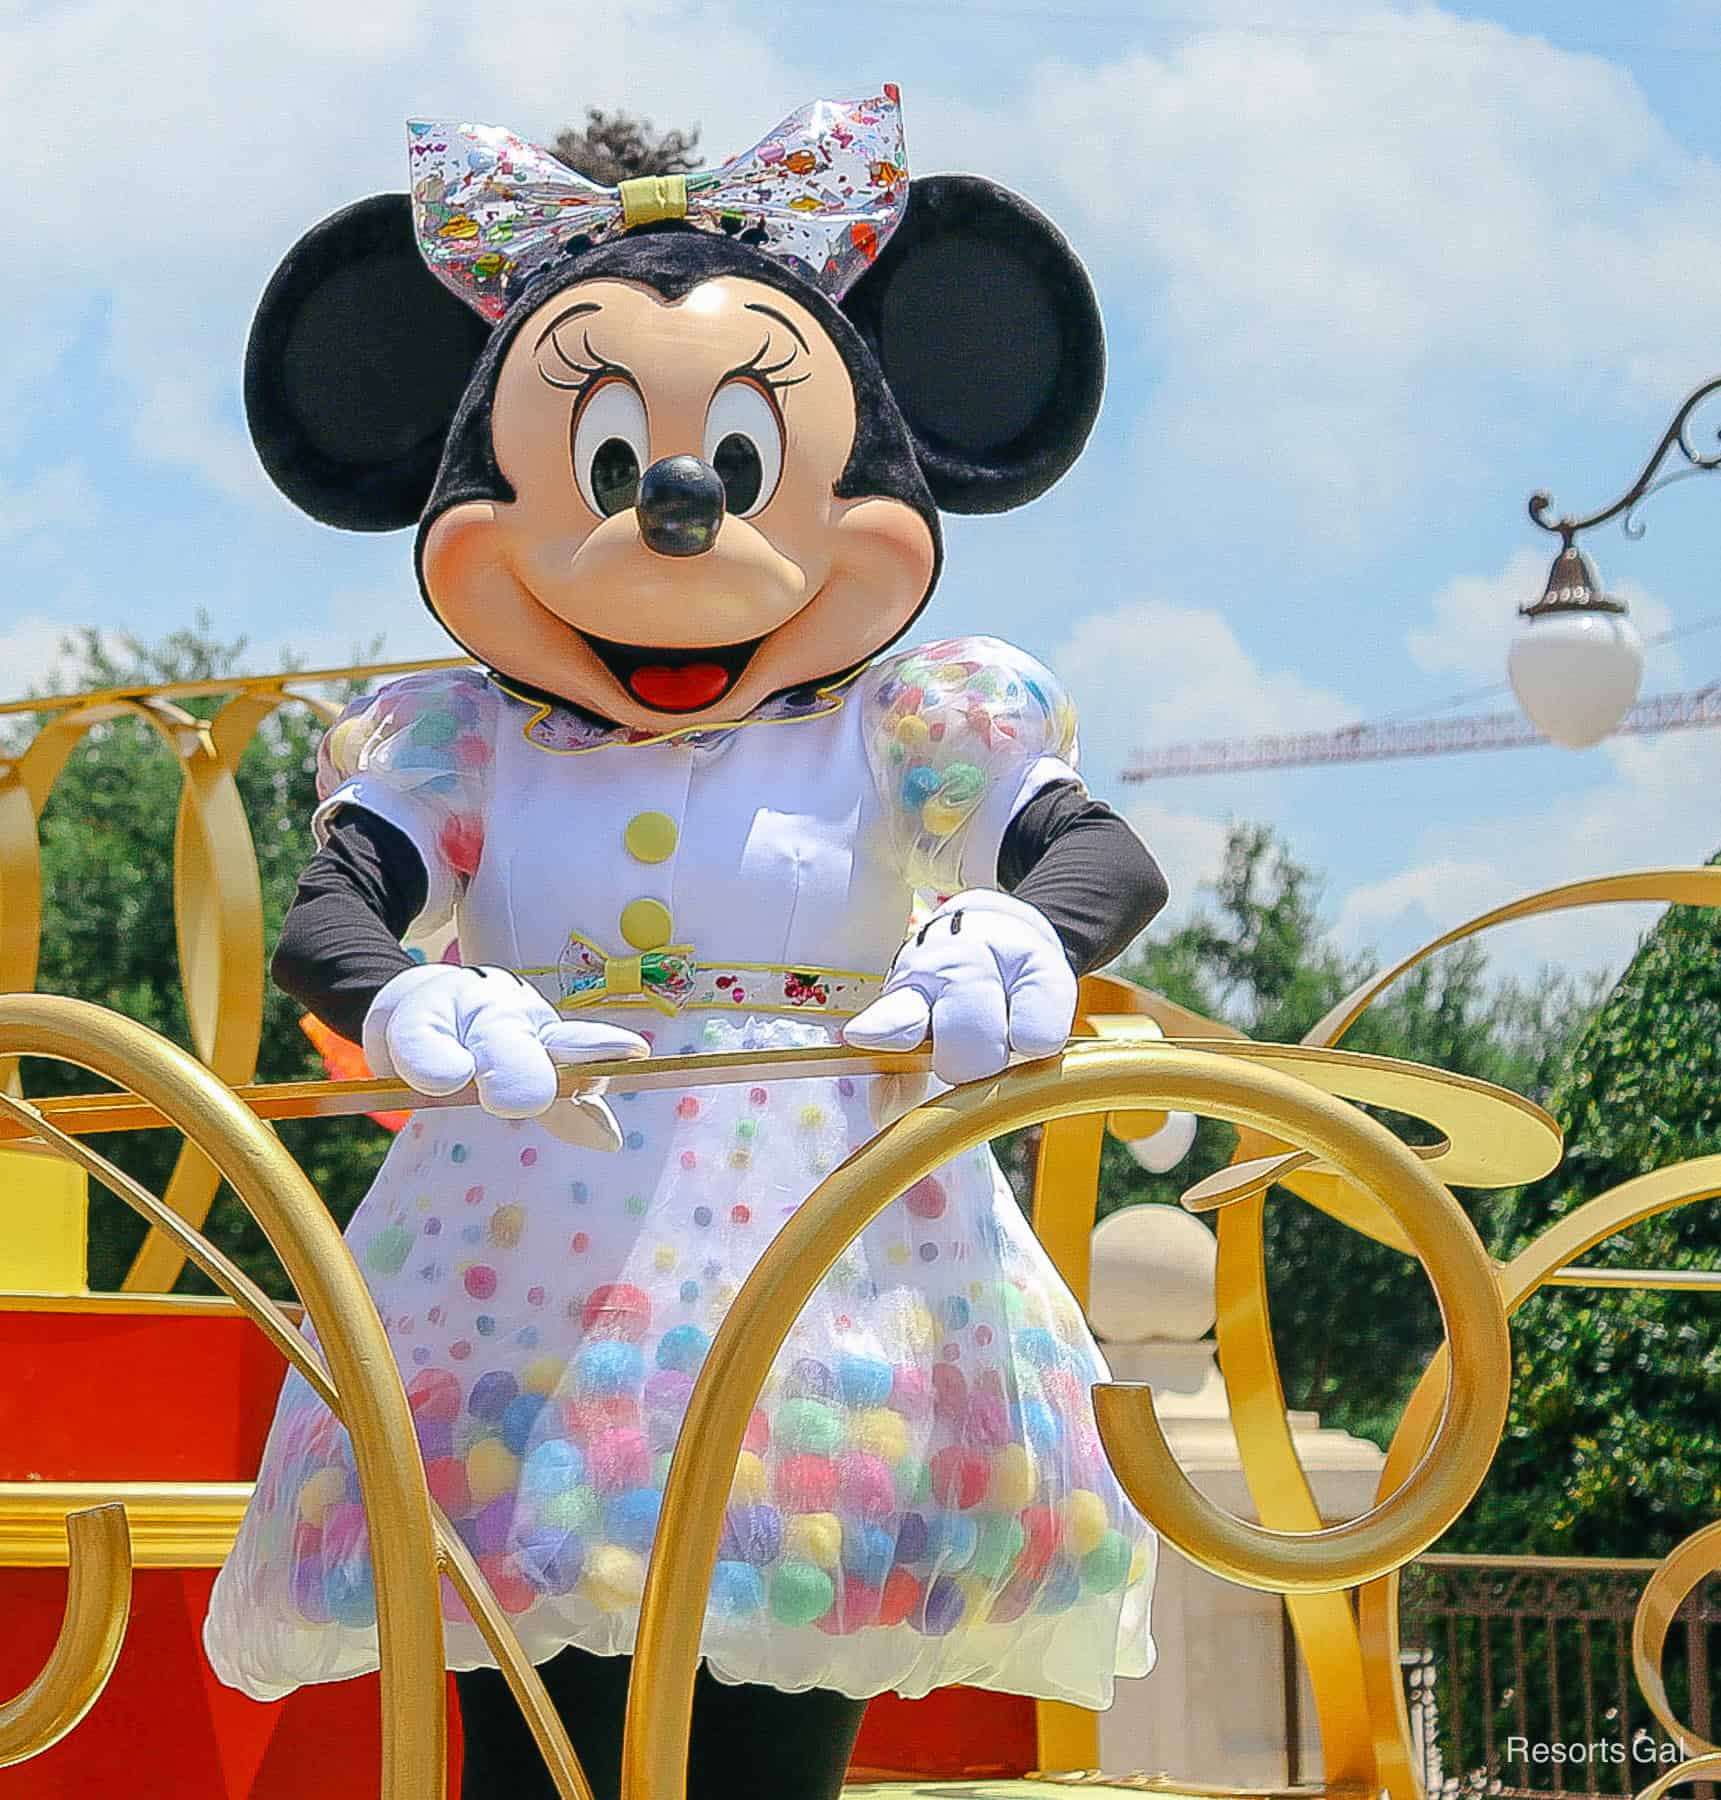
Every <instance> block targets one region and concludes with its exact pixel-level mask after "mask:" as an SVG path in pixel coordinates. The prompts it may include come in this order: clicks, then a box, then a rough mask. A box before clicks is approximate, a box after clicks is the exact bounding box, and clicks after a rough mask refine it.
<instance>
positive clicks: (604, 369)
mask: <svg viewBox="0 0 1721 1800" xmlns="http://www.w3.org/2000/svg"><path fill="white" fill-rule="evenodd" d="M580 345H581V348H582V349H584V351H585V353H586V355H587V356H589V357H590V358H591V359H592V360H591V361H590V362H589V363H582V362H575V361H574V359H573V358H572V357H571V356H569V355H568V353H567V351H566V350H564V349H563V348H562V339H561V334H560V333H559V332H554V331H552V332H551V333H550V348H551V349H552V350H554V351H555V353H556V356H557V358H558V360H560V361H561V362H562V363H563V364H564V366H566V367H567V368H569V369H571V370H573V372H574V373H575V374H576V375H577V376H578V377H579V380H578V381H558V380H557V379H556V377H555V376H554V375H552V374H550V373H549V371H548V370H546V369H545V367H544V365H543V364H542V363H539V365H538V374H539V375H540V376H541V377H542V379H543V380H544V381H546V382H547V383H548V384H549V385H550V386H551V387H553V388H560V389H561V390H562V392H563V393H567V394H576V395H577V394H583V393H584V392H585V391H586V389H587V388H589V387H591V386H592V384H593V383H594V382H596V381H598V380H599V379H601V378H602V377H603V376H605V375H619V376H620V377H621V379H622V380H623V381H627V382H631V381H632V380H633V377H632V376H631V375H630V374H629V373H628V371H627V370H626V369H624V368H623V367H622V366H621V364H620V363H614V362H611V361H610V360H609V358H608V357H607V356H605V355H603V354H602V353H601V352H600V351H597V350H594V349H593V348H592V334H591V333H590V332H589V331H587V332H582V333H581V334H580Z"/></svg>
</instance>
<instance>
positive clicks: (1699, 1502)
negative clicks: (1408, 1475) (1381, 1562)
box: [1453, 906, 1721, 1556]
mask: <svg viewBox="0 0 1721 1800" xmlns="http://www.w3.org/2000/svg"><path fill="white" fill-rule="evenodd" d="M1548 1105H1549V1110H1550V1111H1551V1112H1552V1113H1553V1114H1554V1116H1555V1118H1557V1119H1558V1120H1559V1122H1560V1125H1561V1128H1562V1129H1563V1130H1564V1131H1565V1134H1566V1157H1565V1161H1564V1163H1563V1164H1562V1166H1561V1167H1560V1168H1559V1169H1557V1170H1556V1171H1555V1172H1554V1173H1553V1174H1552V1175H1550V1176H1548V1177H1547V1178H1546V1179H1545V1180H1544V1181H1541V1182H1539V1183H1537V1184H1536V1185H1535V1186H1533V1187H1530V1188H1527V1189H1525V1190H1524V1191H1523V1192H1522V1193H1521V1194H1519V1195H1517V1196H1516V1197H1515V1198H1514V1199H1513V1200H1512V1202H1511V1203H1510V1204H1509V1205H1508V1206H1507V1207H1506V1208H1505V1209H1503V1211H1502V1215H1501V1219H1500V1241H1501V1247H1502V1248H1503V1249H1504V1250H1507V1251H1511V1250H1516V1249H1519V1248H1521V1247H1522V1246H1523V1245H1524V1244H1525V1243H1527V1242H1529V1241H1530V1240H1531V1239H1532V1238H1534V1237H1536V1236H1538V1235H1539V1234H1540V1233H1541V1232H1543V1231H1545V1230H1546V1229H1547V1227H1548V1226H1549V1225H1550V1224H1552V1223H1553V1221H1554V1220H1556V1219H1559V1218H1562V1217H1564V1216H1565V1215H1566V1214H1567V1213H1569V1212H1571V1211H1573V1210H1574V1209H1575V1208H1577V1207H1578V1206H1580V1205H1582V1204H1583V1203H1584V1202H1585V1201H1587V1200H1590V1199H1593V1198H1594V1197H1595V1196H1596V1195H1597V1194H1600V1193H1604V1192H1605V1191H1606V1190H1608V1189H1609V1188H1612V1187H1615V1186H1617V1185H1618V1184H1619V1183H1620V1182H1622V1181H1628V1180H1630V1179H1631V1178H1632V1177H1633V1176H1636V1175H1643V1174H1647V1173H1648V1172H1649V1171H1651V1170H1653V1169H1662V1168H1666V1167H1667V1166H1668V1165H1669V1164H1671V1163H1676V1162H1682V1161H1684V1160H1686V1159H1687V1158H1689V1157H1695V1156H1713V1155H1715V1154H1717V1153H1718V1152H1721V912H1717V911H1714V910H1705V909H1701V908H1695V907H1683V906H1675V907H1671V908H1669V910H1668V912H1667V913H1666V915H1665V916H1664V917H1663V919H1662V920H1661V922H1660V923H1659V924H1658V925H1657V926H1656V927H1655V929H1654V930H1653V931H1652V932H1651V933H1650V934H1649V936H1648V937H1647V938H1646V939H1645V941H1644V943H1643V945H1642V946H1641V947H1640V949H1639V950H1638V953H1637V955H1636V957H1635V958H1634V959H1633V961H1632V963H1631V965H1630V967H1629V968H1628V969H1627V970H1626V972H1625V974H1624V975H1623V976H1622V977H1621V978H1620V981H1619V983H1618V985H1617V986H1616V987H1615V988H1614V990H1613V993H1612V994H1611V996H1610V997H1609V998H1608V1000H1607V1003H1606V1004H1605V1005H1604V1006H1603V1007H1602V1008H1601V1010H1600V1011H1599V1012H1598V1013H1597V1014H1596V1016H1595V1017H1594V1019H1593V1020H1592V1021H1591V1022H1590V1024H1589V1026H1588V1029H1587V1030H1585V1031H1584V1033H1583V1034H1582V1036H1581V1037H1580V1038H1579V1039H1578V1041H1577V1042H1576V1044H1575V1045H1574V1046H1573V1049H1572V1052H1571V1056H1570V1060H1569V1064H1568V1066H1567V1067H1566V1068H1565V1069H1564V1071H1563V1072H1562V1073H1561V1075H1560V1077H1559V1079H1558V1081H1557V1082H1556V1083H1555V1085H1554V1088H1553V1093H1552V1095H1551V1097H1550V1099H1549V1102H1548ZM1584 1261H1585V1262H1586V1263H1589V1264H1591V1265H1600V1266H1602V1267H1607V1266H1609V1265H1613V1266H1627V1267H1634V1268H1666V1269H1711V1270H1712V1269H1715V1268H1716V1267H1717V1266H1721V1228H1718V1225H1717V1220H1716V1211H1715V1205H1714V1203H1713V1202H1698V1203H1696V1204H1693V1205H1690V1206H1686V1207H1682V1208H1681V1209H1680V1210H1679V1211H1677V1212H1674V1213H1670V1214H1667V1215H1664V1216H1663V1217H1661V1218H1658V1219H1651V1220H1648V1221H1646V1222H1645V1223H1643V1224H1641V1225H1637V1226H1634V1227H1633V1228H1632V1229H1631V1230H1630V1231H1629V1232H1626V1233H1623V1234H1622V1235H1621V1236H1619V1237H1618V1238H1614V1239H1610V1240H1609V1241H1608V1242H1607V1243H1605V1244H1601V1245H1598V1246H1597V1247H1596V1249H1595V1250H1594V1251H1592V1252H1590V1253H1589V1254H1588V1255H1586V1256H1585V1258H1584ZM1714 1305H1715V1299H1714V1296H1713V1295H1705V1294H1692V1293H1677V1292H1674V1293H1657V1292H1634V1291H1630V1290H1623V1291H1622V1290H1611V1291H1610V1290H1586V1289H1583V1288H1555V1289H1550V1290H1545V1291H1544V1292H1543V1293H1542V1294H1540V1295H1537V1296H1536V1297H1535V1298H1533V1299H1532V1300H1530V1301H1529V1302H1528V1303H1527V1304H1526V1305H1525V1306H1524V1307H1523V1309H1522V1310H1521V1311H1520V1312H1519V1313H1518V1315H1517V1318H1516V1319H1515V1321H1514V1328H1513V1344H1514V1351H1515V1362H1516V1368H1515V1378H1514V1382H1513V1394H1512V1412H1511V1417H1510V1419H1509V1421H1508V1423H1507V1428H1506V1437H1505V1441H1504V1442H1503V1444H1502V1445H1501V1448H1500V1454H1499V1456H1498V1457H1497V1458H1496V1460H1495V1463H1494V1468H1493V1470H1492V1472H1491V1473H1490V1475H1489V1477H1488V1481H1487V1483H1486V1485H1485V1486H1484V1488H1483V1490H1482V1493H1481V1494H1480V1495H1479V1496H1478V1498H1477V1500H1476V1502H1475V1504H1474V1505H1473V1506H1472V1507H1471V1509H1470V1511H1469V1512H1468V1513H1466V1515H1465V1517H1464V1518H1463V1519H1462V1520H1461V1521H1460V1522H1459V1524H1458V1526H1457V1527H1456V1528H1455V1530H1454V1532H1453V1538H1454V1540H1455V1541H1457V1542H1461V1543H1462V1545H1463V1546H1464V1548H1466V1549H1471V1550H1478V1551H1482V1550H1497V1549H1505V1548H1506V1547H1507V1546H1508V1545H1509V1546H1510V1547H1511V1548H1512V1549H1514V1550H1523V1551H1532V1552H1541V1553H1546V1554H1558V1555H1565V1556H1574V1555H1578V1556H1660V1555H1663V1554H1664V1553H1665V1552H1666V1551H1667V1550H1669V1549H1671V1548H1672V1546H1673V1545H1674V1544H1675V1543H1677V1542H1678V1541H1679V1539H1680V1538H1682V1537H1684V1536H1685V1535H1686V1534H1687V1533H1689V1532H1691V1531H1694V1530H1695V1529H1696V1528H1697V1527H1698V1526H1699V1525H1701V1524H1707V1523H1708V1522H1709V1521H1710V1520H1712V1519H1713V1518H1714V1517H1715V1512H1716V1503H1715V1500H1716V1494H1717V1492H1718V1491H1721V1333H1718V1332H1717V1331H1716V1329H1715V1324H1714V1317H1715V1315H1714Z"/></svg>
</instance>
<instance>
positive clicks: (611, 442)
mask: <svg viewBox="0 0 1721 1800" xmlns="http://www.w3.org/2000/svg"><path fill="white" fill-rule="evenodd" d="M638 494H639V458H638V456H636V455H635V454H634V448H633V445H632V444H628V443H624V442H623V441H622V440H621V439H620V438H605V439H604V441H603V442H602V443H601V444H599V445H598V448H597V454H596V455H595V456H594V457H593V458H592V498H593V499H595V500H596V501H597V503H598V511H599V512H601V513H602V514H603V515H604V516H605V517H606V518H608V516H609V515H610V514H611V513H618V512H621V511H622V510H623V509H624V508H625V507H629V506H632V505H633V503H634V500H635V498H636V497H637V496H638Z"/></svg>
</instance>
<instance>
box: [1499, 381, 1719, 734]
mask: <svg viewBox="0 0 1721 1800" xmlns="http://www.w3.org/2000/svg"><path fill="white" fill-rule="evenodd" d="M1716 393H1721V376H1717V377H1716V378H1715V379H1714V380H1713V381H1708V382H1705V383H1704V384H1703V386H1702V387H1700V388H1698V389H1697V390H1696V391H1695V392H1694V393H1692V394H1690V395H1688V396H1687V397H1686V399H1685V400H1684V401H1683V403H1682V404H1681V405H1680V408H1679V411H1678V412H1677V413H1675V414H1674V416H1673V423H1672V424H1671V425H1669V426H1668V428H1667V430H1666V432H1665V433H1664V434H1663V436H1662V439H1661V442H1660V443H1659V444H1658V445H1657V446H1656V448H1655V454H1654V455H1653V456H1652V457H1650V459H1649V461H1648V463H1647V464H1646V465H1645V466H1644V470H1643V473H1642V474H1641V475H1639V476H1638V478H1637V480H1636V481H1634V482H1633V483H1632V485H1631V487H1630V488H1629V489H1627V491H1626V492H1625V493H1624V494H1622V495H1621V496H1620V497H1619V499H1617V500H1616V501H1614V503H1613V504H1612V505H1611V506H1604V507H1603V508H1602V509H1601V510H1600V511H1599V512H1593V513H1590V514H1589V515H1588V516H1587V517H1584V518H1572V517H1569V516H1568V517H1566V518H1563V519H1557V520H1550V519H1549V518H1548V513H1549V511H1550V510H1551V509H1552V507H1553V499H1552V497H1551V496H1550V495H1547V494H1532V495H1531V496H1530V517H1531V518H1532V519H1533V520H1535V522H1536V523H1537V524H1538V525H1539V526H1540V527H1541V528H1542V530H1544V531H1551V532H1553V533H1554V534H1555V535H1556V536H1557V537H1558V538H1559V540H1560V550H1559V554H1558V555H1557V556H1556V557H1555V558H1554V566H1553V567H1552V568H1551V569H1550V570H1549V571H1548V582H1547V586H1546V587H1545V588H1544V589H1543V590H1542V597H1541V599H1539V600H1537V601H1536V602H1535V603H1534V604H1533V605H1531V606H1522V607H1520V608H1519V609H1518V611H1519V613H1520V614H1521V616H1522V618H1523V620H1524V624H1523V628H1522V629H1521V630H1520V631H1519V633H1518V635H1517V636H1516V637H1515V638H1514V639H1513V640H1512V648H1511V650H1510V652H1509V653H1508V655H1507V658H1506V670H1507V673H1508V674H1509V675H1510V676H1511V678H1512V689H1513V691H1514V692H1515V693H1516V694H1517V696H1518V704H1519V705H1520V706H1522V707H1523V709H1524V712H1525V713H1526V715H1527V716H1528V717H1529V720H1530V723H1531V724H1533V725H1534V726H1535V727H1536V729H1537V730H1538V731H1540V732H1541V733H1542V734H1543V735H1544V736H1545V737H1548V738H1551V739H1552V740H1553V742H1555V743H1556V744H1563V745H1564V746H1565V747H1566V748H1567V749H1568V750H1587V749H1588V748H1589V747H1590V745H1592V744H1597V743H1600V742H1601V740H1602V739H1603V738H1604V737H1606V736H1607V735H1608V733H1609V732H1610V731H1612V730H1613V729H1614V727H1615V726H1617V725H1618V724H1619V722H1620V720H1621V719H1623V718H1624V717H1625V715H1626V714H1627V713H1628V712H1630V711H1631V709H1632V706H1633V705H1634V703H1635V702H1636V700H1637V690H1638V684H1639V683H1640V682H1641V681H1642V679H1643V640H1642V639H1641V638H1639V636H1638V635H1637V632H1636V630H1635V629H1634V628H1633V626H1632V623H1631V621H1630V619H1629V618H1627V617H1626V604H1625V602H1624V601H1623V600H1619V599H1616V598H1614V597H1613V596H1611V595H1609V594H1607V593H1606V592H1604V591H1603V589H1602V585H1601V581H1600V578H1599V577H1598V576H1597V574H1596V571H1595V565H1594V564H1593V563H1592V562H1591V561H1590V559H1589V558H1588V557H1587V556H1585V555H1584V553H1583V551H1581V550H1580V549H1579V548H1578V546H1577V542H1576V539H1577V536H1578V534H1579V532H1583V531H1588V530H1589V529H1590V527H1591V526H1592V525H1601V524H1605V523H1606V521H1607V520H1609V519H1613V518H1618V517H1619V515H1620V514H1622V513H1623V514H1624V515H1625V518H1624V523H1623V529H1624V531H1625V534H1626V536H1627V537H1629V538H1640V537H1642V536H1643V530H1644V528H1643V525H1642V523H1641V521H1640V520H1639V519H1638V517H1637V509H1638V507H1639V506H1640V505H1641V504H1642V502H1643V501H1644V500H1646V499H1647V498H1648V497H1649V495H1651V494H1653V493H1656V492H1658V491H1659V490H1660V489H1662V488H1664V487H1668V486H1670V485H1671V484H1672V483H1673V482H1676V481H1684V480H1686V479H1687V478H1688V477H1689V476H1692V475H1704V474H1709V473H1711V472H1713V471H1714V470H1716V469H1721V451H1716V452H1715V453H1714V454H1712V455H1709V456H1703V455H1700V454H1699V452H1698V451H1697V449H1696V448H1695V447H1694V446H1693V444H1692V442H1691V438H1690V435H1689V432H1690V425H1691V419H1692V415H1693V414H1694V413H1695V412H1696V411H1697V409H1698V407H1699V406H1701V405H1702V404H1703V402H1704V401H1705V400H1707V399H1708V398H1709V397H1710V396H1711V395H1712V394H1716ZM1674 455H1678V456H1680V457H1682V458H1683V459H1684V461H1685V463H1686V465H1687V466H1686V467H1684V468H1676V469H1672V470H1670V471H1669V472H1668V473H1667V474H1665V475H1664V474H1662V473H1661V472H1660V471H1661V469H1662V465H1663V464H1665V463H1666V462H1667V461H1668V459H1669V458H1670V457H1672V456H1674Z"/></svg>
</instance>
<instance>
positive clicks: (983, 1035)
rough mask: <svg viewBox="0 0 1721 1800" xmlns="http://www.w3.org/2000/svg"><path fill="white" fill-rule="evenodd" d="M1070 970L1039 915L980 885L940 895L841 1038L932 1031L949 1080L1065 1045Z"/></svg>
mask: <svg viewBox="0 0 1721 1800" xmlns="http://www.w3.org/2000/svg"><path fill="white" fill-rule="evenodd" d="M1075 1016H1076V974H1075V970H1073V969H1072V968H1071V967H1070V960H1069V958H1068V957H1067V956H1066V955H1065V954H1064V947H1063V945H1062V944H1061V943H1060V942H1059V941H1058V935H1057V933H1056V932H1055V931H1053V929H1052V928H1051V926H1050V925H1049V924H1048V923H1047V921H1046V918H1045V915H1044V914H1042V913H1039V912H1036V911H1035V910H1034V908H1033V907H1031V906H1029V905H1028V904H1027V902H1026V901H1023V900H1017V899H1015V898H1014V897H1013V896H1012V895H1009V894H997V893H993V892H991V891H990V890H989V889H985V888H978V889H975V890H974V891H972V892H970V893H966V894H958V895H957V896H956V897H955V898H954V899H953V900H946V901H945V903H944V904H943V905H942V906H941V907H939V909H938V910H937V912H935V913H934V914H933V915H932V917H931V918H930V919H928V920H927V921H926V923H925V924H924V925H923V926H922V927H921V928H920V930H919V931H918V932H916V933H915V935H914V936H913V937H912V938H910V939H909V941H908V942H907V943H906V944H904V945H903V947H902V948H901V949H900V950H899V951H898V952H897V955H896V961H895V962H894V963H893V964H892V965H891V971H890V977H889V979H888V980H887V981H886V982H885V984H884V992H883V993H882V994H881V995H880V996H879V997H878V999H876V1000H875V1001H874V1002H873V1003H872V1005H871V1006H869V1007H868V1008H867V1009H866V1010H865V1011H864V1012H862V1013H860V1014H859V1015H857V1016H856V1017H855V1018H853V1019H851V1020H850V1021H849V1022H848V1024H847V1025H846V1026H845V1027H844V1029H843V1037H844V1038H845V1039H846V1040H847V1041H848V1042H849V1043H851V1044H853V1045H854V1046H855V1047H856V1048H857V1049H860V1050H913V1049H915V1048H917V1047H918V1046H919V1045H920V1044H921V1043H923V1042H924V1041H925V1039H926V1034H927V1031H928V1030H929V1029H930V1031H931V1033H932V1068H933V1073H934V1074H936V1075H937V1077H938V1079H939V1080H940V1081H947V1082H949V1083H950V1084H951V1085H952V1086H955V1085H957V1084H958V1083H960V1082H964V1081H979V1080H981V1079H982V1078H983V1077H985V1076H987V1075H996V1074H997V1073H998V1072H999V1070H1000V1069H1003V1068H1004V1067H1005V1066H1006V1065H1007V1064H1008V1063H1009V1061H1010V1052H1011V1051H1012V1050H1014V1051H1015V1052H1016V1053H1017V1054H1018V1055H1020V1056H1026V1057H1036V1056H1051V1055H1053V1054H1054V1053H1055V1052H1056V1051H1059V1050H1061V1049H1063V1047H1064V1042H1065V1040H1066V1039H1067V1038H1068V1037H1069V1035H1070V1026H1071V1025H1072V1024H1073V1023H1074V1021H1075Z"/></svg>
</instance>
